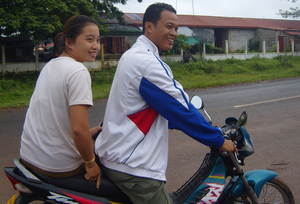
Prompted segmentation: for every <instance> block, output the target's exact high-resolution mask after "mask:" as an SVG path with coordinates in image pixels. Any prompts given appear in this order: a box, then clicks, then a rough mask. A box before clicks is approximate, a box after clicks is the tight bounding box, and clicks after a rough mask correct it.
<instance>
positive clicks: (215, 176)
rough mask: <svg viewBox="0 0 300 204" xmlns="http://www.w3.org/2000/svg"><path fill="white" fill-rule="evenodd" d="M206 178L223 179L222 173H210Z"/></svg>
mask: <svg viewBox="0 0 300 204" xmlns="http://www.w3.org/2000/svg"><path fill="white" fill-rule="evenodd" d="M208 178H212V179H225V176H224V175H210V176H209V177H208Z"/></svg>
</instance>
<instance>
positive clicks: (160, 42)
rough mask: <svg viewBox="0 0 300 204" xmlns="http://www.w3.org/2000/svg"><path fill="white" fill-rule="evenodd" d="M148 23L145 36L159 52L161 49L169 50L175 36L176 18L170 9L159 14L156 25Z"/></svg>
mask: <svg viewBox="0 0 300 204" xmlns="http://www.w3.org/2000/svg"><path fill="white" fill-rule="evenodd" d="M148 23H149V26H148V27H147V28H146V29H148V30H147V31H148V32H146V34H145V35H146V36H147V37H148V38H149V39H150V40H151V41H152V42H153V43H154V44H155V45H156V46H157V48H158V51H159V53H160V52H161V51H163V50H165V51H166V50H171V49H172V47H173V43H174V40H175V39H176V38H177V30H178V18H177V15H176V14H175V13H173V12H171V11H168V10H164V11H163V12H161V14H160V19H159V20H158V21H157V24H156V26H154V24H153V23H150V22H148Z"/></svg>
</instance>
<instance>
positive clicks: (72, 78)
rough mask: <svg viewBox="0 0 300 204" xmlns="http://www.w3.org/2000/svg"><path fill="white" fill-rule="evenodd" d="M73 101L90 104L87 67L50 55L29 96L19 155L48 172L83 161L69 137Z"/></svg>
mask: <svg viewBox="0 0 300 204" xmlns="http://www.w3.org/2000/svg"><path fill="white" fill-rule="evenodd" d="M72 105H88V106H92V105H93V100H92V91H91V77H90V74H89V71H88V70H87V69H86V67H85V66H84V65H83V64H82V63H80V62H77V61H75V60H74V59H73V58H70V57H58V58H55V59H52V60H51V61H50V62H48V63H47V64H46V65H45V67H44V68H43V70H42V71H41V73H40V75H39V78H38V80H37V83H36V87H35V90H34V92H33V94H32V96H31V99H30V104H29V108H28V110H27V113H26V118H25V123H24V127H23V132H22V137H21V149H20V155H21V157H22V159H24V160H25V161H27V162H29V163H31V164H33V165H35V166H36V167H38V168H40V169H43V170H46V171H51V172H66V171H71V170H74V169H76V168H77V167H79V166H80V165H81V164H82V162H83V161H82V158H81V156H80V154H79V152H78V151H77V149H76V147H75V144H74V141H73V138H72V131H71V118H70V106H72Z"/></svg>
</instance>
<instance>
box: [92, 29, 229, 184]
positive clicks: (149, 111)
mask: <svg viewBox="0 0 300 204" xmlns="http://www.w3.org/2000/svg"><path fill="white" fill-rule="evenodd" d="M169 125H170V127H171V126H172V127H173V128H176V129H179V130H181V131H183V132H184V133H186V134H187V135H189V136H190V137H192V138H194V139H195V140H197V141H199V142H201V143H203V144H205V145H207V146H212V147H215V148H220V147H221V146H222V144H223V143H224V138H223V136H222V135H221V132H220V130H219V129H218V128H214V127H212V126H211V125H210V124H209V123H208V122H207V121H206V119H205V118H204V117H203V116H202V115H201V113H200V112H199V111H198V110H197V109H196V108H195V107H194V106H193V105H192V104H191V103H189V97H188V95H187V94H186V93H185V91H184V90H183V87H182V86H181V84H180V83H178V82H177V81H175V80H174V79H173V74H172V71H171V69H170V67H169V66H168V65H167V64H165V63H164V62H162V61H161V59H160V57H159V53H158V49H157V47H156V46H155V44H154V43H153V42H152V41H150V40H149V39H148V38H147V37H146V36H144V35H142V36H140V37H139V38H138V39H137V41H136V43H135V44H134V45H133V46H132V47H131V48H130V49H129V50H128V51H127V52H125V53H124V54H123V56H122V57H121V59H120V61H119V64H118V67H117V71H116V73H115V77H114V80H113V83H112V87H111V91H110V95H109V98H108V101H107V107H106V112H105V116H104V125H103V130H102V132H101V134H100V135H99V137H98V138H97V140H96V143H95V152H96V154H97V155H98V156H99V158H100V161H101V163H102V164H103V165H105V166H106V167H107V168H110V169H114V170H117V171H121V172H124V173H128V174H131V175H135V176H139V177H146V178H152V179H157V180H162V181H165V180H166V177H165V172H166V168H167V162H168V127H169Z"/></svg>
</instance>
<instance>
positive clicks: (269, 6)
mask: <svg viewBox="0 0 300 204" xmlns="http://www.w3.org/2000/svg"><path fill="white" fill-rule="evenodd" d="M155 2H165V3H167V4H171V5H172V6H173V7H174V8H175V9H176V10H177V14H188V15H193V14H194V15H204V16H227V17H245V18H266V19H283V18H282V17H281V16H280V15H277V13H278V10H279V9H282V10H289V8H290V7H294V8H295V7H297V6H298V5H299V2H296V3H292V0H290V1H288V0H163V1H160V0H143V2H142V3H138V1H137V0H127V4H126V5H122V4H116V6H117V7H118V8H119V9H120V10H121V11H123V12H124V13H144V12H145V10H146V8H147V7H148V6H149V5H150V4H152V3H155Z"/></svg>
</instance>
